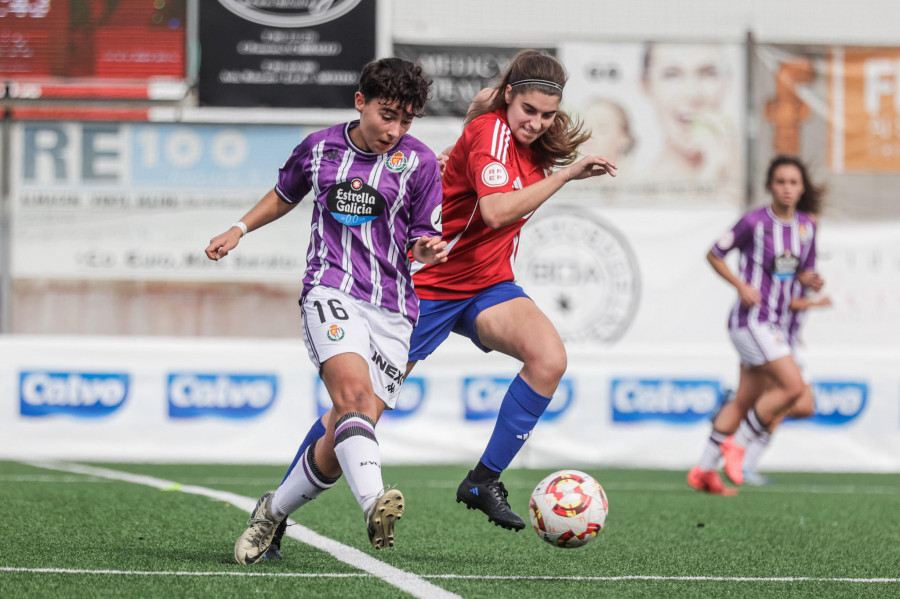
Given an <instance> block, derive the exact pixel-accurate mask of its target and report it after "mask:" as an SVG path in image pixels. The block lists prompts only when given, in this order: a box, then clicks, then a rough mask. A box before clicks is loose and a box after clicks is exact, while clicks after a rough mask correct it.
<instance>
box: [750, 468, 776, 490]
mask: <svg viewBox="0 0 900 599" xmlns="http://www.w3.org/2000/svg"><path fill="white" fill-rule="evenodd" d="M744 484H745V485H752V486H754V487H764V486H765V485H769V484H772V481H770V480H769V478H768V477H766V476H763V475H762V474H760V473H759V472H757V471H756V470H744Z"/></svg>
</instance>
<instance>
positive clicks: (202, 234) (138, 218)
mask: <svg viewBox="0 0 900 599" xmlns="http://www.w3.org/2000/svg"><path fill="white" fill-rule="evenodd" d="M312 130H313V129H311V128H307V127H301V126H297V125H293V126H285V125H280V126H273V125H270V126H266V125H253V126H251V125H215V124H197V123H194V124H186V123H180V124H166V123H96V122H83V121H24V122H16V123H15V124H14V126H13V131H12V147H13V148H14V152H13V154H14V156H15V159H14V161H13V165H12V175H13V176H12V180H11V183H12V194H11V196H12V218H13V220H14V222H15V223H16V226H15V228H14V229H13V234H12V258H13V259H12V268H11V270H12V275H13V277H15V278H17V279H68V280H72V279H81V280H98V279H100V280H120V281H125V280H130V281H194V282H196V281H229V280H230V281H234V280H238V279H246V278H249V279H251V280H253V281H257V282H266V281H269V282H271V281H285V280H287V281H292V282H296V281H299V280H300V279H301V278H302V273H303V270H304V268H305V262H304V259H303V256H304V255H305V247H306V246H305V243H306V237H305V235H306V231H307V229H308V226H309V223H308V222H307V221H308V218H297V216H298V215H294V214H292V215H291V217H290V218H286V219H285V220H284V222H279V223H277V224H276V225H273V226H272V227H271V229H270V228H268V227H267V228H266V229H265V230H264V231H261V232H260V233H262V234H261V235H254V236H252V237H248V238H247V239H246V240H244V241H242V243H241V250H242V251H241V252H240V253H235V256H234V258H237V259H235V260H232V259H229V260H223V261H221V262H212V261H210V260H209V259H207V258H206V256H205V254H204V253H203V249H204V248H205V246H206V242H207V241H208V240H209V238H211V237H212V236H214V235H216V234H218V233H220V232H222V231H224V230H226V229H227V228H228V227H229V226H230V225H231V223H232V222H234V221H235V220H237V219H238V218H240V216H241V215H243V214H244V213H245V212H246V211H247V210H248V209H249V208H250V207H251V206H252V205H253V204H254V203H255V202H256V200H258V199H259V198H260V197H262V195H263V194H264V193H265V192H266V190H268V189H271V188H272V187H273V186H274V185H275V181H276V180H277V177H278V166H279V165H280V164H281V163H282V162H283V161H284V159H285V157H287V156H289V155H290V153H291V151H292V150H293V149H294V147H295V146H296V145H297V144H299V143H300V141H301V140H302V139H303V137H304V136H305V135H306V134H307V133H308V132H310V131H312ZM301 221H302V222H301ZM298 227H299V229H298ZM239 255H240V257H239V258H238V256H239Z"/></svg>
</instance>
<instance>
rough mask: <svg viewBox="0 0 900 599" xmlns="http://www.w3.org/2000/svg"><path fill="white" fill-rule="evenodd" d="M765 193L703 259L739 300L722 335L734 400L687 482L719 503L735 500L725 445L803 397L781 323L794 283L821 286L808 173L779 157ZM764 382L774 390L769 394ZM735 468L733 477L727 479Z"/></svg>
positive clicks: (813, 191)
mask: <svg viewBox="0 0 900 599" xmlns="http://www.w3.org/2000/svg"><path fill="white" fill-rule="evenodd" d="M766 189H767V190H768V191H769V193H770V194H771V196H772V203H771V204H770V205H769V206H764V207H761V208H757V209H755V210H751V211H750V212H748V213H747V214H745V215H744V216H743V217H742V218H741V219H740V220H739V221H738V222H737V224H736V225H735V226H734V227H733V228H732V229H731V230H730V231H728V232H727V233H726V234H725V235H723V236H722V238H720V239H719V240H718V241H717V242H716V244H715V245H713V247H712V249H711V250H710V251H709V254H708V255H707V259H708V260H709V263H710V264H711V265H712V267H713V269H714V270H715V271H716V273H718V274H719V276H721V277H722V278H723V279H725V280H726V281H727V282H728V283H730V284H731V285H733V286H734V288H735V289H736V290H737V292H738V302H737V303H736V304H735V306H734V308H733V309H732V311H731V314H730V316H729V319H728V331H729V334H730V335H731V341H732V343H734V346H735V348H736V349H737V351H738V355H739V356H740V359H741V366H740V381H739V383H738V389H737V392H736V393H735V397H734V400H733V401H731V402H729V403H727V404H725V406H723V408H722V409H721V410H720V411H719V413H718V414H717V415H716V417H715V418H714V419H713V427H712V433H711V434H710V436H709V442H708V443H707V445H706V447H705V448H704V450H703V453H702V455H701V456H700V461H699V462H698V464H697V465H696V466H694V468H692V469H691V471H690V472H689V473H688V477H687V481H688V484H689V485H690V486H692V487H694V488H695V489H697V490H699V491H706V492H709V493H714V494H720V495H733V494H734V493H735V490H734V489H730V488H726V487H725V485H724V484H723V483H722V479H721V478H720V477H719V473H718V464H719V460H720V458H721V457H722V443H723V442H724V441H725V439H726V438H727V437H728V436H729V435H731V434H733V433H734V432H735V431H736V430H737V429H738V426H739V425H740V423H741V420H742V419H746V422H747V424H748V426H749V427H750V430H751V431H753V434H754V435H761V434H763V433H764V431H765V430H766V428H767V427H768V426H769V425H771V424H772V422H774V421H775V420H776V419H777V418H779V417H780V415H781V414H783V413H785V412H787V411H788V410H789V409H790V408H791V406H792V405H793V404H794V402H795V401H797V399H798V398H799V397H800V395H801V394H802V393H803V389H804V383H803V377H802V375H801V373H800V368H799V367H798V366H797V362H796V361H795V360H794V358H793V356H792V355H791V348H790V346H789V345H788V341H787V336H786V334H785V331H784V329H783V323H784V322H785V315H786V313H787V311H788V310H789V309H790V303H791V297H792V294H791V287H792V285H793V283H794V281H795V280H796V281H798V282H799V283H800V284H801V285H803V286H804V287H807V288H810V289H813V290H814V291H818V290H819V289H821V288H822V285H823V284H824V281H823V280H822V278H821V277H820V276H819V275H818V274H816V273H815V272H814V268H815V261H816V244H815V223H814V222H813V220H812V219H811V218H810V217H809V214H808V213H809V212H816V211H817V209H818V208H817V206H818V202H819V197H820V192H819V189H818V188H816V187H814V186H813V185H812V183H811V182H810V179H809V176H808V174H807V171H806V167H805V166H804V165H803V163H802V162H801V161H800V160H799V159H797V158H795V157H792V156H778V157H777V158H775V159H774V160H773V161H772V162H771V163H770V164H769V169H768V173H767V175H766ZM734 249H737V250H738V251H739V252H740V261H739V266H738V273H737V274H735V273H733V272H732V271H731V269H730V268H729V267H728V265H727V264H726V263H725V255H726V254H727V253H728V252H730V251H731V250H734ZM768 381H771V382H772V385H771V388H769V389H768V390H767V389H766V384H767V382H768ZM740 452H741V453H742V450H741V451H740ZM736 457H737V458H738V459H733V460H730V466H731V467H730V469H729V477H730V478H732V479H734V478H738V479H739V480H740V476H741V475H740V471H741V464H740V462H741V459H742V456H736ZM735 467H736V468H737V469H738V470H737V473H734V472H731V470H732V469H733V468H735ZM732 474H734V476H731V475H732Z"/></svg>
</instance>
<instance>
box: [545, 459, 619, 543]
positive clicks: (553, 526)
mask: <svg viewBox="0 0 900 599" xmlns="http://www.w3.org/2000/svg"><path fill="white" fill-rule="evenodd" d="M608 512H609V502H608V501H607V499H606V493H605V492H604V491H603V487H601V486H600V483H598V482H597V481H596V480H595V479H594V478H593V477H592V476H591V475H589V474H585V473H584V472H581V471H579V470H560V471H558V472H554V473H553V474H550V475H549V476H547V477H546V478H544V480H542V481H541V482H539V483H538V486H537V487H535V489H534V492H533V493H532V494H531V501H530V502H529V504H528V514H529V516H530V517H531V524H532V526H534V531H535V532H536V533H537V534H538V536H539V537H541V538H542V539H544V540H545V541H547V542H548V543H550V544H551V545H556V546H557V547H566V548H571V547H581V546H583V545H587V544H588V543H590V542H591V541H592V540H593V539H595V538H596V537H597V535H598V534H600V531H601V530H603V524H604V523H605V522H606V514H607V513H608Z"/></svg>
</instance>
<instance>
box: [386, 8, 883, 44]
mask: <svg viewBox="0 0 900 599" xmlns="http://www.w3.org/2000/svg"><path fill="white" fill-rule="evenodd" d="M381 1H385V0H381ZM387 1H389V2H390V3H391V6H390V8H389V10H390V13H391V17H390V19H389V22H390V24H391V25H390V26H391V27H392V29H393V31H392V32H391V34H392V35H393V37H394V40H395V41H400V42H407V43H425V42H429V43H455V44H465V43H478V44H484V45H491V44H509V45H526V46H528V45H538V44H540V43H546V44H550V43H556V42H558V41H560V40H563V39H564V40H569V41H575V40H585V41H601V40H602V41H615V40H617V39H660V40H704V41H717V42H733V41H740V40H743V39H744V38H745V37H746V35H747V32H748V31H752V32H753V34H754V35H755V36H756V38H757V39H758V40H760V41H766V42H773V43H774V42H777V43H803V44H848V45H879V44H883V45H891V46H893V45H896V44H897V43H898V41H900V36H898V33H897V23H900V2H896V0H859V1H857V2H853V3H849V2H843V1H838V0H677V1H676V0H556V1H551V2H545V1H538V0H490V1H485V0H451V1H447V0H387Z"/></svg>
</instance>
